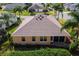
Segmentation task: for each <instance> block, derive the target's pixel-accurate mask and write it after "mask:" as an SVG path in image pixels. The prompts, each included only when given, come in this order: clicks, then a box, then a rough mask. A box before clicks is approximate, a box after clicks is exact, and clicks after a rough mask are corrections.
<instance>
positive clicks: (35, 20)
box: [12, 15, 71, 47]
mask: <svg viewBox="0 0 79 59" xmlns="http://www.w3.org/2000/svg"><path fill="white" fill-rule="evenodd" d="M61 27H62V26H61V25H60V23H59V22H58V21H57V20H56V19H55V18H54V17H53V16H50V15H49V16H48V15H35V16H26V17H25V20H23V22H22V24H20V26H19V27H18V28H17V30H16V31H15V32H14V33H13V34H12V37H13V44H20V45H51V46H58V47H68V46H69V44H70V42H71V39H70V34H69V33H68V32H67V31H66V30H63V31H62V32H61V31H60V29H61Z"/></svg>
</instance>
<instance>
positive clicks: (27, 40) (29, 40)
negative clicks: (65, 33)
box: [13, 36, 50, 45]
mask: <svg viewBox="0 0 79 59" xmlns="http://www.w3.org/2000/svg"><path fill="white" fill-rule="evenodd" d="M21 38H22V37H20V36H15V37H13V43H14V44H15V43H17V44H22V45H24V44H30V45H35V44H36V45H50V37H49V36H48V37H47V41H40V37H39V36H36V37H35V41H32V37H31V36H27V37H25V41H22V39H21Z"/></svg>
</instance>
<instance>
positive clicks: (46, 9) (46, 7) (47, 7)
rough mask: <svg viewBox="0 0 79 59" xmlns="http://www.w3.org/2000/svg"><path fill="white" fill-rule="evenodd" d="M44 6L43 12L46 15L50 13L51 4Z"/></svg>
mask: <svg viewBox="0 0 79 59" xmlns="http://www.w3.org/2000/svg"><path fill="white" fill-rule="evenodd" d="M42 5H43V7H44V8H43V12H44V14H46V12H48V10H49V7H50V6H51V4H50V3H42Z"/></svg>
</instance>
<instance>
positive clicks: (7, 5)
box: [2, 3, 25, 10]
mask: <svg viewBox="0 0 79 59" xmlns="http://www.w3.org/2000/svg"><path fill="white" fill-rule="evenodd" d="M17 6H21V7H24V6H25V4H24V3H11V4H6V5H4V6H2V9H3V10H13V9H14V8H15V7H17Z"/></svg>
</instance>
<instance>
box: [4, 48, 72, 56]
mask: <svg viewBox="0 0 79 59" xmlns="http://www.w3.org/2000/svg"><path fill="white" fill-rule="evenodd" d="M4 55H6V56H70V55H71V53H70V52H69V51H68V50H66V49H61V48H39V49H33V50H30V51H29V50H21V51H20V50H13V51H10V50H7V51H6V52H5V54H4Z"/></svg>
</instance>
